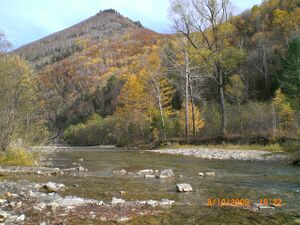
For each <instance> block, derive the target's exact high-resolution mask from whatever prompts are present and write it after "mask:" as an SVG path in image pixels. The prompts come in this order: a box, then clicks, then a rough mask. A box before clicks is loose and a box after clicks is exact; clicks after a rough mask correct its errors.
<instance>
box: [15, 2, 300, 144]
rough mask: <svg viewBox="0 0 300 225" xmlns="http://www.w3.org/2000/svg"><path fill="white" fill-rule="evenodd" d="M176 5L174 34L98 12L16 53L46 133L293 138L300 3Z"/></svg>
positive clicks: (109, 139) (104, 138)
mask: <svg viewBox="0 0 300 225" xmlns="http://www.w3.org/2000/svg"><path fill="white" fill-rule="evenodd" d="M176 2H177V1H175V3H174V2H173V1H171V7H170V11H171V12H172V14H173V16H172V17H173V19H174V21H173V22H174V25H175V27H176V29H177V34H174V35H163V34H158V33H156V32H153V31H151V30H149V29H146V28H144V27H142V25H141V24H140V23H139V22H133V21H131V20H130V19H128V18H126V17H123V16H122V15H120V14H119V13H117V12H116V11H114V10H105V11H102V12H100V13H99V14H97V15H96V16H94V17H91V18H90V19H88V20H86V21H83V22H81V23H79V24H77V25H74V26H72V27H70V28H68V29H65V30H63V31H60V32H57V33H55V34H53V35H50V36H48V37H46V38H43V39H41V40H39V41H36V42H33V43H31V44H28V45H26V46H24V47H21V48H20V49H17V50H15V52H16V53H18V54H20V55H22V56H23V57H24V58H25V59H27V60H28V61H30V62H31V63H33V64H34V65H35V68H36V71H37V74H38V77H39V79H40V81H41V82H40V86H39V87H40V89H41V91H40V93H42V95H43V96H42V98H43V99H44V103H45V111H46V118H47V121H48V128H49V130H50V131H53V132H55V131H58V130H65V140H66V141H67V142H69V143H70V144H75V145H97V144H111V143H114V144H115V143H118V144H132V143H135V142H142V143H151V142H157V141H166V140H168V139H174V138H186V139H187V140H189V139H190V138H193V139H201V138H207V137H216V136H223V137H224V136H243V137H248V136H253V135H262V136H263V137H265V139H267V140H276V139H277V138H279V137H289V138H292V139H295V138H297V135H299V136H300V129H299V123H300V113H299V109H300V79H299V71H300V69H299V67H300V65H299V62H300V61H299V58H300V51H299V50H300V40H299V36H300V35H299V30H300V2H299V0H285V1H282V0H269V1H263V3H262V4H261V5H259V6H254V7H253V8H252V9H250V10H247V11H246V12H244V13H242V14H241V15H239V16H234V17H227V15H229V14H230V13H229V10H230V7H229V5H227V1H224V0H218V1H216V3H218V4H213V2H214V1H213V2H212V1H201V0H198V1H195V2H196V3H198V4H200V5H197V4H191V5H190V6H188V5H185V4H183V5H180V1H178V2H177V3H176ZM189 2H190V3H191V1H186V3H187V4H188V3H189ZM203 2H205V3H206V5H205V4H204V5H202V3H203ZM222 7H223V8H222ZM206 14H207V15H210V16H203V15H206ZM210 18H211V20H210ZM199 24H200V25H199Z"/></svg>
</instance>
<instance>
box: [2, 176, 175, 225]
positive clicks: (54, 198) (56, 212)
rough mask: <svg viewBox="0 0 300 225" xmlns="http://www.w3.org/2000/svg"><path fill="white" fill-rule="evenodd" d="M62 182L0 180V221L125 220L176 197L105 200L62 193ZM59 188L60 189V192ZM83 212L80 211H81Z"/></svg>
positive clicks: (153, 211) (42, 224)
mask: <svg viewBox="0 0 300 225" xmlns="http://www.w3.org/2000/svg"><path fill="white" fill-rule="evenodd" d="M65 188H67V187H65V186H64V185H63V184H55V183H51V182H49V183H46V184H39V183H29V182H27V181H20V182H8V181H4V182H1V183H0V223H5V224H24V225H27V224H28V225H29V224H40V225H47V224H77V223H80V222H81V223H82V222H86V221H89V222H91V223H93V221H99V220H100V221H115V222H124V221H127V220H130V219H131V218H133V217H136V216H144V215H156V214H158V213H160V212H162V211H161V210H160V208H157V207H166V206H171V205H172V204H173V203H174V201H171V200H168V199H162V200H161V201H154V200H145V201H125V200H123V199H119V198H113V199H112V201H111V202H108V203H105V202H103V201H99V200H95V199H86V198H80V197H76V196H66V197H62V195H61V194H60V193H61V192H63V191H64V189H65ZM57 192H59V193H57ZM78 212H80V213H78Z"/></svg>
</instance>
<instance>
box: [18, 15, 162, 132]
mask: <svg viewBox="0 0 300 225" xmlns="http://www.w3.org/2000/svg"><path fill="white" fill-rule="evenodd" d="M165 37H166V36H165V35H161V34H158V33H155V32H153V31H151V30H149V29H146V28H143V27H142V26H141V24H140V23H139V22H133V21H131V20H130V19H128V18H126V17H123V16H122V15H120V14H119V13H117V12H116V11H114V10H105V11H101V12H100V13H98V14H97V15H95V16H93V17H91V18H89V19H87V20H85V21H83V22H81V23H79V24H76V25H74V26H72V27H70V28H67V29H65V30H63V31H59V32H57V33H54V34H52V35H50V36H48V37H45V38H43V39H41V40H38V41H35V42H33V43H30V44H28V45H26V46H23V47H21V48H19V49H17V50H15V53H17V54H20V55H21V56H23V57H24V58H25V59H27V60H28V61H30V62H31V63H33V65H35V67H36V69H37V72H38V75H39V77H40V79H41V81H42V82H41V83H42V85H41V86H42V90H41V91H42V92H43V93H44V99H45V103H46V109H47V110H48V118H49V121H50V124H51V125H53V127H59V128H63V127H65V126H67V125H69V124H74V123H77V122H79V121H82V120H83V119H84V118H86V117H87V116H89V115H90V114H91V113H92V112H95V111H96V112H98V113H99V114H100V115H102V116H107V115H111V114H113V112H114V111H115V108H116V106H117V104H118V101H117V97H118V94H119V92H120V90H121V88H122V85H123V80H122V77H123V75H126V74H137V73H139V71H140V70H141V69H142V68H143V66H144V59H145V58H146V57H147V55H148V54H149V51H150V49H151V47H152V46H153V45H157V44H160V43H161V41H163V40H164V39H165Z"/></svg>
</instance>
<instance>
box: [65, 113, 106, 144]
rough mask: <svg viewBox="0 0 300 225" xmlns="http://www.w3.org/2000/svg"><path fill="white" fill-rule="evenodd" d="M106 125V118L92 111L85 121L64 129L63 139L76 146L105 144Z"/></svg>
mask: <svg viewBox="0 0 300 225" xmlns="http://www.w3.org/2000/svg"><path fill="white" fill-rule="evenodd" d="M106 125H107V123H106V120H104V119H103V118H102V117H101V116H99V115H98V114H96V113H94V114H92V115H91V117H89V119H88V120H87V121H86V122H85V123H79V124H76V125H71V126H69V127H68V128H67V129H66V130H65V133H64V139H65V141H67V142H68V143H69V144H71V145H78V146H84V145H86V146H93V145H100V144H107V143H108V142H109V136H108V134H109V132H108V131H107V130H108V129H107V126H106Z"/></svg>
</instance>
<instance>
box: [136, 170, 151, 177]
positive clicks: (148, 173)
mask: <svg viewBox="0 0 300 225" xmlns="http://www.w3.org/2000/svg"><path fill="white" fill-rule="evenodd" d="M153 173H154V171H153V170H152V169H145V170H140V171H139V172H137V173H136V174H137V175H139V176H145V175H152V174H153Z"/></svg>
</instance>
